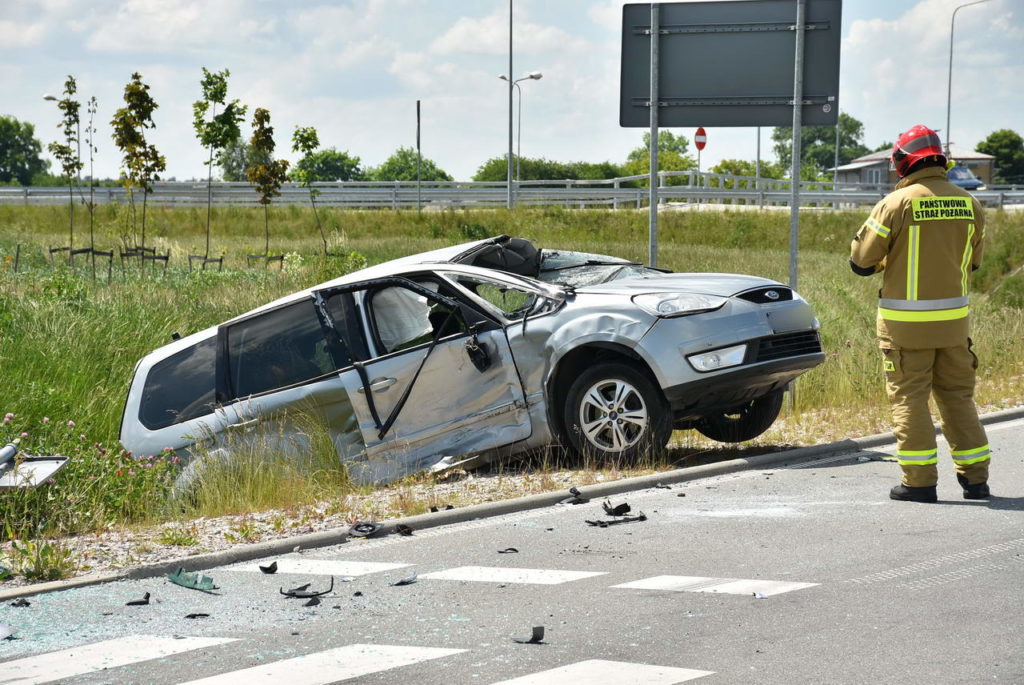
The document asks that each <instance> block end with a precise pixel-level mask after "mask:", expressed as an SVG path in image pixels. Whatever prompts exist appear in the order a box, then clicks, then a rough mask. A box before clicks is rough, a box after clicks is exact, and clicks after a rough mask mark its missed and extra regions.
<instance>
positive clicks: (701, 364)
mask: <svg viewBox="0 0 1024 685" xmlns="http://www.w3.org/2000/svg"><path fill="white" fill-rule="evenodd" d="M746 356H747V346H746V345H735V346H733V347H723V348H722V349H720V350H713V351H711V352H701V353H700V354H691V355H690V356H689V357H687V358H686V361H688V362H690V366H692V367H693V368H694V369H696V370H697V371H715V370H717V369H724V368H726V367H729V366H736V365H737V364H742V363H743V358H744V357H746Z"/></svg>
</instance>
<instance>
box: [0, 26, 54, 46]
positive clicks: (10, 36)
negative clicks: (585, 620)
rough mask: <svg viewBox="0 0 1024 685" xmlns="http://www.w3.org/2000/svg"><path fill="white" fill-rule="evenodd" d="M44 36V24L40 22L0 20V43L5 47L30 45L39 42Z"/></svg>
mask: <svg viewBox="0 0 1024 685" xmlns="http://www.w3.org/2000/svg"><path fill="white" fill-rule="evenodd" d="M45 36H46V26H45V25H44V24H43V23H41V22H34V23H31V24H18V23H16V22H13V21H0V45H3V46H4V48H6V49H11V48H27V47H32V46H35V45H38V44H39V43H41V42H42V40H43V38H44V37H45Z"/></svg>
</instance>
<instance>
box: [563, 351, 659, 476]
mask: <svg viewBox="0 0 1024 685" xmlns="http://www.w3.org/2000/svg"><path fill="white" fill-rule="evenodd" d="M562 418H563V421H564V425H565V427H566V429H567V431H566V432H567V433H568V437H569V442H570V443H571V446H572V448H573V450H574V451H575V452H576V453H577V454H579V455H581V456H583V457H592V458H594V459H597V460H598V461H601V462H606V461H613V462H614V461H617V462H632V461H635V460H636V459H637V457H639V456H642V455H644V454H648V453H651V452H660V451H661V450H662V449H664V447H665V444H666V443H668V439H669V437H671V435H672V418H671V412H670V411H669V407H668V402H667V401H666V400H665V396H664V395H663V394H662V392H661V390H660V389H659V388H658V387H657V385H655V383H654V382H653V381H652V380H651V379H650V377H649V376H648V375H647V374H645V373H644V372H643V371H641V370H640V369H638V368H637V367H636V366H634V365H632V364H625V363H619V362H603V363H598V364H595V365H594V366H591V367H590V368H588V369H587V370H586V371H584V372H583V373H582V374H580V376H579V377H578V378H576V380H575V381H573V383H572V385H571V386H569V392H568V393H567V394H566V401H565V406H564V407H563V415H562Z"/></svg>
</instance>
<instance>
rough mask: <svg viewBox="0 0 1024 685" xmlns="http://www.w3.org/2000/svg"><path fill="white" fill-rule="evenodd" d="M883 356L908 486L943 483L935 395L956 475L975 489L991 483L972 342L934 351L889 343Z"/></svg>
mask: <svg viewBox="0 0 1024 685" xmlns="http://www.w3.org/2000/svg"><path fill="white" fill-rule="evenodd" d="M883 354H884V355H885V376H886V389H887V391H888V395H889V402H890V403H891V405H892V417H893V423H894V424H895V429H894V431H893V432H894V433H895V435H896V440H897V453H896V456H897V461H899V464H900V467H901V468H902V469H903V484H904V485H907V486H909V487H927V486H932V485H935V484H936V483H937V482H938V468H937V466H936V465H937V463H938V451H937V449H936V444H935V428H934V426H933V424H932V416H931V412H930V411H929V408H928V398H929V397H930V396H934V397H935V404H936V406H937V407H938V409H939V415H940V416H941V418H942V433H943V435H945V437H946V441H947V442H948V443H949V449H950V451H951V452H952V456H953V463H954V465H955V467H956V472H957V475H958V476H962V477H963V478H965V479H966V482H967V483H968V484H970V485H974V484H975V483H984V482H987V481H988V466H989V446H988V438H987V437H986V436H985V429H984V428H983V427H982V425H981V421H980V420H979V419H978V409H977V407H976V406H975V404H974V380H975V371H976V370H977V368H978V358H977V357H976V356H975V355H974V352H973V351H972V350H971V341H970V340H968V341H967V344H966V345H959V346H956V347H939V348H932V349H901V348H898V347H896V346H894V345H889V344H886V347H885V348H883Z"/></svg>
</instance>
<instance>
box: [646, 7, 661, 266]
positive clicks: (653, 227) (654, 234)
mask: <svg viewBox="0 0 1024 685" xmlns="http://www.w3.org/2000/svg"><path fill="white" fill-rule="evenodd" d="M659 16H660V14H659V7H658V3H651V93H650V101H649V102H648V107H649V109H650V115H651V142H650V153H649V155H650V158H651V167H650V179H649V181H648V185H650V207H649V208H648V209H649V211H648V227H647V242H648V247H647V263H648V264H649V265H650V266H652V267H657V266H658V34H659V33H660V31H661V25H660V22H659Z"/></svg>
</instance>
